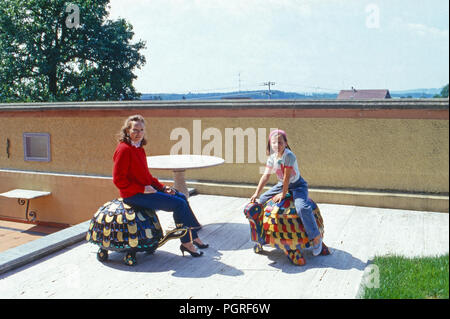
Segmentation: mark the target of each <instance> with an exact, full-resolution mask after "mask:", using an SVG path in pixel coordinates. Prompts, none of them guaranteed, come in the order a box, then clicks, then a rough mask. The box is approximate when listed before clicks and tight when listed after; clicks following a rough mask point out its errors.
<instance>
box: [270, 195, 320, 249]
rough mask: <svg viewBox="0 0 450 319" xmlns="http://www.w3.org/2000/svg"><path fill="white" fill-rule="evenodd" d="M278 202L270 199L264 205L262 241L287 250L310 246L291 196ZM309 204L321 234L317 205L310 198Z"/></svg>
mask: <svg viewBox="0 0 450 319" xmlns="http://www.w3.org/2000/svg"><path fill="white" fill-rule="evenodd" d="M280 204H281V205H280ZM280 204H277V203H275V202H274V201H273V200H272V199H270V200H269V201H267V203H266V204H265V205H264V212H263V217H262V222H263V229H264V237H265V238H264V241H265V242H266V243H267V244H269V245H271V246H272V247H276V248H280V249H285V250H288V251H290V250H297V249H303V248H309V247H311V245H312V243H311V242H310V239H309V238H308V236H307V235H306V232H305V228H304V226H303V223H302V221H301V219H300V216H299V215H298V214H297V210H296V209H295V205H294V201H293V200H292V197H287V198H286V199H285V200H284V202H282V203H280ZM310 205H311V208H312V209H313V214H314V217H315V219H316V223H317V226H318V228H319V231H320V233H321V234H322V236H323V234H324V225H323V219H322V215H321V214H320V210H319V207H318V206H317V205H316V203H315V202H314V201H312V200H310Z"/></svg>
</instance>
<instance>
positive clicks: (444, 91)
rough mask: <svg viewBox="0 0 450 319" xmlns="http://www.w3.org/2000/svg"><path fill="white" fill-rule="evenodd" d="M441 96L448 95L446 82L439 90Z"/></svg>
mask: <svg viewBox="0 0 450 319" xmlns="http://www.w3.org/2000/svg"><path fill="white" fill-rule="evenodd" d="M441 97H448V83H447V85H446V86H444V87H443V88H442V90H441Z"/></svg>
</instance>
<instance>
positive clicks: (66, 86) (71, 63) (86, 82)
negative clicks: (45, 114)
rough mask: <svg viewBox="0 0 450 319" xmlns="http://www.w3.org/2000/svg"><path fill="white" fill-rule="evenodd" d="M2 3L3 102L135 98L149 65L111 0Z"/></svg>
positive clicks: (0, 91)
mask: <svg viewBox="0 0 450 319" xmlns="http://www.w3.org/2000/svg"><path fill="white" fill-rule="evenodd" d="M71 3H72V4H70V3H68V2H66V0H1V1H0V101H2V102H19V101H89V100H90V101H93V100H133V99H138V98H139V97H140V94H139V93H138V92H136V90H135V88H134V87H133V80H134V79H136V75H134V73H133V71H134V69H135V68H141V66H143V65H144V64H145V57H144V56H143V55H141V54H140V52H139V51H140V50H142V49H144V48H145V42H143V41H139V42H137V43H131V39H132V38H133V35H134V33H133V28H132V26H131V25H130V24H129V23H128V22H127V21H126V20H124V19H119V20H115V21H112V20H110V19H108V11H107V9H108V4H109V0H73V1H72V2H71Z"/></svg>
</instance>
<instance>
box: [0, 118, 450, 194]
mask: <svg viewBox="0 0 450 319" xmlns="http://www.w3.org/2000/svg"><path fill="white" fill-rule="evenodd" d="M147 120H148V125H147V135H148V139H149V144H148V145H147V146H146V147H145V149H146V152H147V155H160V154H169V152H170V150H171V148H172V147H173V145H175V144H176V143H177V141H178V140H174V141H172V140H170V134H171V132H172V130H174V129H176V128H179V127H182V128H186V129H187V130H188V131H189V132H190V136H191V138H190V143H191V150H192V147H193V146H192V144H193V132H192V126H193V121H194V120H201V126H202V132H203V131H204V130H206V129H207V128H210V127H213V128H216V129H218V130H219V131H220V132H221V135H222V138H221V139H220V141H219V142H220V144H222V156H223V157H225V152H226V148H225V142H226V138H225V128H233V129H235V128H242V129H244V130H245V129H247V128H254V129H255V131H256V132H257V129H258V128H266V134H267V135H268V133H269V129H270V128H271V127H278V128H282V129H284V130H285V131H286V132H287V134H288V138H289V144H290V146H291V148H292V150H293V151H294V153H295V154H296V155H297V157H298V161H299V166H300V169H301V172H302V174H303V176H304V178H305V179H306V180H307V181H308V182H309V184H310V185H311V186H312V187H338V188H358V189H380V190H386V189H388V190H397V191H412V192H426V193H446V192H448V190H449V188H448V187H449V184H448V180H449V170H448V163H449V147H448V145H449V125H448V120H432V119H348V118H307V119H302V118H272V119H267V118H245V119H241V118H199V119H196V118H181V117H180V118H178V117H170V118H164V117H158V118H151V117H148V116H147ZM122 121H123V117H103V118H102V117H76V116H73V117H52V118H33V117H15V118H2V117H1V113H0V127H1V130H2V139H1V141H0V168H8V169H20V170H31V171H49V172H59V173H70V174H94V175H103V176H111V174H112V155H113V152H114V148H115V145H116V140H115V134H116V133H117V132H118V130H119V129H120V127H121V125H122ZM23 132H47V133H50V136H51V161H50V162H28V161H24V156H23V143H22V133H23ZM260 136H262V135H261V134H260ZM6 138H9V140H10V143H11V146H10V154H11V156H10V158H7V156H6V151H5V150H6ZM262 139H263V140H264V141H265V140H266V138H265V137H264V136H262ZM209 142H210V141H208V140H203V141H201V149H203V148H204V147H205V146H206V145H207V144H208V143H209ZM244 146H245V147H244V149H245V150H247V148H248V142H247V140H245V144H244ZM229 149H232V148H228V150H229ZM254 149H256V150H258V148H257V147H256V148H254ZM237 152H238V151H237V150H236V142H234V148H233V149H232V153H233V155H234V156H236V153H237ZM244 160H245V162H244V163H227V164H225V165H223V166H219V167H215V168H209V169H199V170H191V171H188V172H187V173H186V177H187V179H198V180H210V181H225V182H239V183H241V182H244V183H257V182H258V180H259V177H260V175H259V167H260V166H261V165H264V164H263V163H260V162H259V159H258V157H257V158H256V163H248V158H247V151H245V157H244ZM235 161H236V160H235ZM152 172H153V173H154V175H156V176H162V177H171V173H170V172H167V171H156V170H155V171H152Z"/></svg>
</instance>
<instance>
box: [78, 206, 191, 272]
mask: <svg viewBox="0 0 450 319" xmlns="http://www.w3.org/2000/svg"><path fill="white" fill-rule="evenodd" d="M188 231H189V228H184V227H181V228H175V229H173V230H171V231H169V232H167V233H166V235H165V236H164V232H163V230H162V229H161V224H160V222H159V219H158V216H157V215H156V213H155V211H154V210H151V209H146V208H142V207H137V206H133V207H131V206H129V205H127V204H125V203H124V202H123V201H122V199H121V198H119V199H113V200H112V201H109V202H107V203H105V204H104V205H103V206H101V207H100V208H99V209H98V210H97V212H96V213H95V214H94V217H92V219H91V223H90V224H89V230H88V231H87V234H86V240H87V241H88V242H91V243H94V244H97V245H98V246H99V247H100V248H99V250H98V252H97V259H98V260H99V261H102V262H103V261H106V260H107V259H108V251H118V252H125V257H124V262H125V264H126V265H129V266H133V265H135V264H136V262H137V259H136V252H147V253H149V254H152V253H153V252H154V251H155V250H156V249H157V248H158V247H161V246H162V245H164V244H165V243H166V242H167V241H168V240H170V239H175V238H180V237H183V236H184V235H185V234H186V233H187V232H188Z"/></svg>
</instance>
